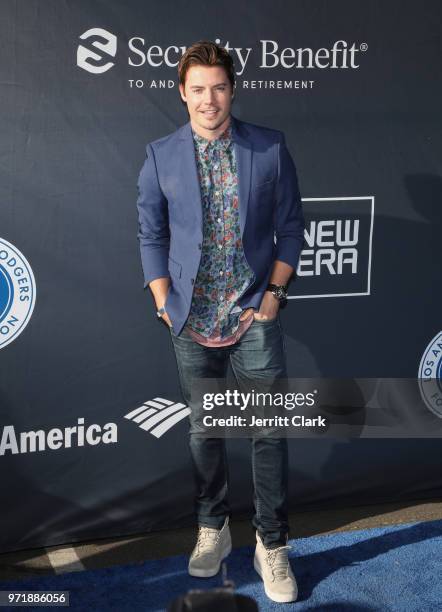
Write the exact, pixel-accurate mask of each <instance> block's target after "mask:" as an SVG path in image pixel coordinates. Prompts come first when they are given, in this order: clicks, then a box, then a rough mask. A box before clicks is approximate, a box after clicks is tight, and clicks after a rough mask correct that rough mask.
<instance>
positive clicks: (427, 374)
mask: <svg viewBox="0 0 442 612" xmlns="http://www.w3.org/2000/svg"><path fill="white" fill-rule="evenodd" d="M418 378H419V388H420V391H421V395H422V399H423V400H424V402H425V403H426V405H427V406H428V408H429V409H430V410H431V411H432V412H434V414H436V415H437V416H438V417H442V331H440V332H439V333H438V334H436V335H435V336H434V338H433V340H432V341H431V342H430V344H429V345H428V346H427V348H426V349H425V352H424V354H423V355H422V359H421V363H420V366H419V374H418Z"/></svg>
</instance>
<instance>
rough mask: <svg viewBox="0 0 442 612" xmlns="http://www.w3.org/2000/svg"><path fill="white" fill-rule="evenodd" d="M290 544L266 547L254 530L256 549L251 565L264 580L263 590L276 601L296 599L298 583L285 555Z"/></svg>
mask: <svg viewBox="0 0 442 612" xmlns="http://www.w3.org/2000/svg"><path fill="white" fill-rule="evenodd" d="M290 549H291V546H279V547H278V548H266V547H265V546H264V544H263V542H262V540H261V538H260V537H259V535H258V531H257V532H256V549H255V557H254V559H253V565H254V568H255V569H256V571H257V572H258V574H259V575H260V576H261V578H262V579H263V581H264V591H265V593H266V595H267V597H269V598H270V599H272V600H273V601H277V602H278V603H287V602H289V601H296V599H297V597H298V585H297V584H296V579H295V576H294V575H293V572H292V568H291V567H290V562H289V559H288V556H287V551H288V550H290Z"/></svg>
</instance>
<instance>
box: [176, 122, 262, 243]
mask: <svg viewBox="0 0 442 612" xmlns="http://www.w3.org/2000/svg"><path fill="white" fill-rule="evenodd" d="M230 120H231V122H232V140H233V146H234V147H235V156H236V165H237V172H238V201H239V222H240V228H241V238H242V236H243V233H244V227H245V224H246V218H247V208H248V204H249V196H250V181H251V176H252V149H253V146H252V142H251V141H250V140H249V139H248V138H247V137H246V131H245V129H244V126H243V125H242V121H240V120H239V119H237V118H236V117H234V116H233V115H230ZM179 139H180V143H181V146H182V151H181V164H180V169H181V175H182V177H181V178H182V180H181V184H182V185H183V186H185V187H183V189H184V190H185V194H186V202H187V204H188V205H189V206H190V208H191V210H192V211H193V214H194V215H195V223H196V224H197V227H200V228H201V234H202V232H203V213H202V209H203V204H202V198H201V189H200V184H199V177H198V168H197V165H196V159H195V148H194V144H193V137H192V127H191V123H190V120H189V121H188V122H187V123H186V124H185V125H183V127H182V128H181V134H180V138H179Z"/></svg>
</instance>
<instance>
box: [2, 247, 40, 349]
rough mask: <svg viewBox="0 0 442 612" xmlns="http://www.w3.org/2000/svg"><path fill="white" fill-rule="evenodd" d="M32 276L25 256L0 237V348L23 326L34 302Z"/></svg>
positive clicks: (10, 340)
mask: <svg viewBox="0 0 442 612" xmlns="http://www.w3.org/2000/svg"><path fill="white" fill-rule="evenodd" d="M35 296H36V288H35V279H34V274H33V273H32V269H31V266H30V265H29V262H28V261H27V259H26V257H25V256H24V255H23V253H21V252H20V251H19V250H18V249H17V247H15V246H14V245H13V244H11V243H10V242H7V241H6V240H4V239H3V238H0V348H4V347H5V346H6V345H7V344H9V343H10V342H12V341H13V340H15V339H16V338H17V337H18V336H19V335H20V334H21V333H22V331H23V330H24V329H25V327H26V325H27V324H28V323H29V320H30V318H31V315H32V311H33V310H34V305H35Z"/></svg>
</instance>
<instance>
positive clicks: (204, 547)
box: [195, 527, 221, 556]
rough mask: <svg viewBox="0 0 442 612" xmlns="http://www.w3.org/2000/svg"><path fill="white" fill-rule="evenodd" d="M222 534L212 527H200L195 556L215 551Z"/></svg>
mask: <svg viewBox="0 0 442 612" xmlns="http://www.w3.org/2000/svg"><path fill="white" fill-rule="evenodd" d="M220 533H221V530H219V529H213V528H212V527H200V528H199V530H198V540H197V542H196V553H195V556H196V555H200V554H202V553H203V552H208V551H210V552H211V551H213V550H215V547H216V544H217V542H218V540H219V536H220Z"/></svg>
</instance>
